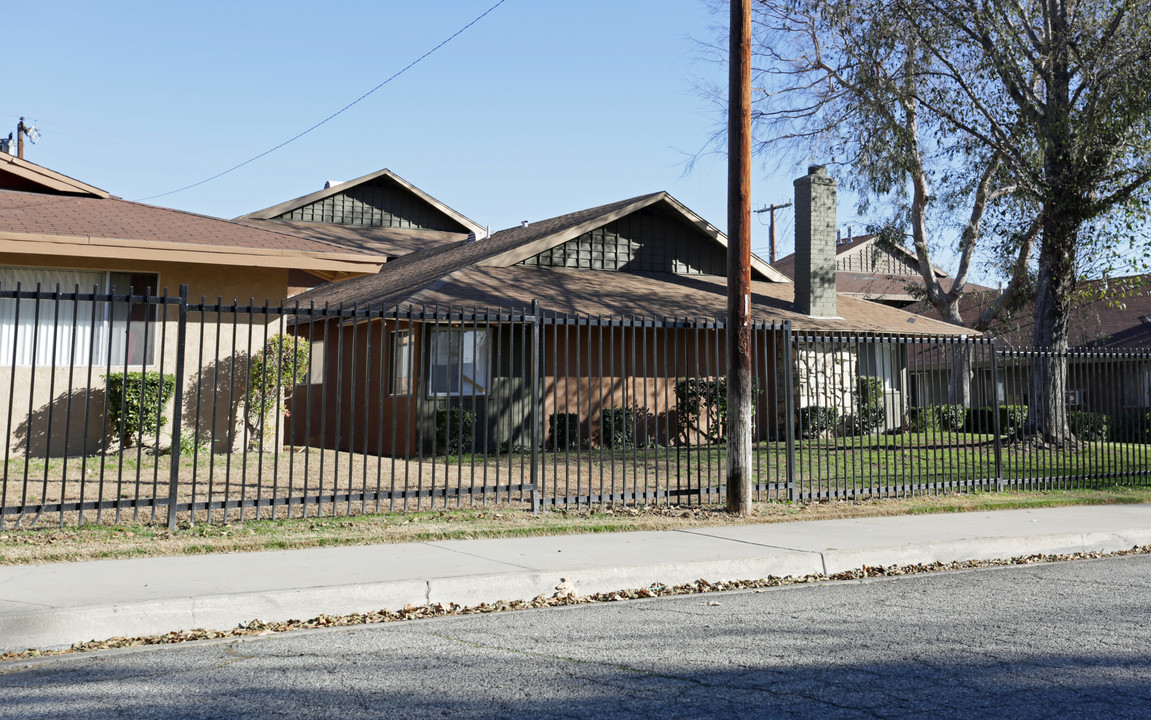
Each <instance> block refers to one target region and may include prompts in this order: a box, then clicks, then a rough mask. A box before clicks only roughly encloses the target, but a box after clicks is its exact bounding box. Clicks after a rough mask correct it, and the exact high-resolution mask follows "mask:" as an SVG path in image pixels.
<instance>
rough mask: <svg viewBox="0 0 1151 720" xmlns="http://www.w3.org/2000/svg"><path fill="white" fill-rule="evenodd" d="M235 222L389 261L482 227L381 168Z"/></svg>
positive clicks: (478, 234) (483, 231)
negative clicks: (381, 257)
mask: <svg viewBox="0 0 1151 720" xmlns="http://www.w3.org/2000/svg"><path fill="white" fill-rule="evenodd" d="M236 222H240V223H244V224H247V225H251V226H253V227H260V228H264V229H267V230H275V231H276V232H284V233H289V234H293V235H298V236H300V237H304V238H312V239H321V240H326V241H329V242H332V243H336V244H338V245H342V246H344V247H346V248H349V249H352V250H356V251H360V252H367V253H371V254H373V255H382V256H384V257H385V258H387V259H388V260H394V259H395V258H397V257H400V256H401V255H406V254H408V253H410V252H414V251H416V250H427V249H429V248H434V247H439V246H441V245H446V244H451V243H455V242H461V241H464V240H467V239H468V236H469V235H471V236H472V237H473V238H474V237H483V236H486V235H487V234H488V233H487V230H486V229H485V228H484V227H483V226H482V225H480V224H479V223H477V222H475V221H473V220H470V219H468V218H467V217H465V216H463V215H462V214H460V213H458V212H456V211H455V210H453V209H452V208H450V207H448V206H447V205H445V204H444V203H442V202H440V201H439V200H437V199H436V198H434V197H432V196H431V195H429V194H427V193H426V192H424V191H423V190H421V189H419V188H418V187H416V186H415V185H412V184H411V183H409V182H408V181H407V180H404V179H403V178H401V177H400V176H398V175H396V174H395V173H393V172H392V171H391V170H388V169H384V170H380V171H378V172H374V173H371V174H369V175H365V176H363V177H360V178H356V179H355V180H349V181H348V182H329V183H326V186H325V187H324V189H323V190H318V191H316V192H314V193H311V194H309V195H304V196H302V197H298V198H296V199H294V200H288V201H287V202H282V203H279V204H278V205H274V206H272V207H270V208H265V209H264V210H258V211H256V212H253V213H248V214H247V215H242V216H240V217H238V218H236Z"/></svg>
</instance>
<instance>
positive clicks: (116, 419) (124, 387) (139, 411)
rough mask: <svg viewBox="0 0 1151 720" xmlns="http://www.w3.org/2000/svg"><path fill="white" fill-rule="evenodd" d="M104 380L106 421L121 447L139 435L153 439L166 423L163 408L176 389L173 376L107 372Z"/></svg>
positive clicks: (152, 373) (155, 373)
mask: <svg viewBox="0 0 1151 720" xmlns="http://www.w3.org/2000/svg"><path fill="white" fill-rule="evenodd" d="M105 378H106V379H107V381H108V418H109V419H110V420H111V421H112V424H113V432H115V433H116V434H117V437H118V439H119V441H120V446H121V447H132V443H133V442H135V440H136V438H137V437H138V436H141V435H147V436H150V437H155V436H156V435H158V434H159V432H160V428H162V427H164V425H165V424H167V422H168V418H167V417H165V416H164V414H163V409H164V406H165V405H167V404H168V401H169V400H171V399H172V393H173V392H175V390H176V376H175V375H161V374H160V373H158V372H148V373H138V372H130V373H111V374H109V375H106V376H105Z"/></svg>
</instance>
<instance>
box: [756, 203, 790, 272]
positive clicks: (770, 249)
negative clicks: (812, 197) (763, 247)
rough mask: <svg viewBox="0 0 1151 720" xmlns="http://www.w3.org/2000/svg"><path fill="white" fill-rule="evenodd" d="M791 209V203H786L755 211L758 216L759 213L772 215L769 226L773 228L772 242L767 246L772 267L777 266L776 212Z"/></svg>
mask: <svg viewBox="0 0 1151 720" xmlns="http://www.w3.org/2000/svg"><path fill="white" fill-rule="evenodd" d="M789 207H791V203H784V204H782V205H768V206H767V207H765V208H763V209H762V210H756V211H755V212H756V213H757V214H758V213H771V224H770V226H769V227H770V228H771V240H769V241H768V245H767V247H768V255H769V256H770V258H769V259H768V261H767V262H768V263H769V264H771V265H774V264H775V247H776V245H775V211H776V210H782V209H784V208H789Z"/></svg>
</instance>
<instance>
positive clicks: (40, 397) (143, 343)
mask: <svg viewBox="0 0 1151 720" xmlns="http://www.w3.org/2000/svg"><path fill="white" fill-rule="evenodd" d="M382 262H383V258H381V257H379V256H378V255H375V254H370V253H364V252H359V251H354V250H349V249H347V248H344V247H341V246H339V245H335V244H332V243H330V242H326V241H324V240H317V239H308V238H303V237H300V236H297V235H292V234H288V233H283V232H274V231H272V230H270V229H261V228H255V227H250V226H246V225H241V224H238V223H235V222H230V221H227V220H220V219H216V218H211V217H206V216H203V215H196V214H193V213H187V212H181V211H177V210H169V209H165V208H160V207H155V206H151V205H144V204H140V203H134V202H128V201H125V200H122V199H120V198H117V197H114V196H111V195H110V194H109V193H107V192H106V191H104V190H101V189H99V188H96V187H93V186H91V185H88V184H86V183H83V182H80V181H78V180H74V179H72V178H69V177H67V176H65V175H61V174H60V173H57V172H54V171H52V170H48V169H47V168H43V167H40V166H38V165H36V164H34V163H30V162H27V161H24V160H20V159H18V158H15V157H12V156H10V155H4V154H0V290H3V291H10V290H15V289H16V287H17V285H20V286H21V289H22V290H23V291H25V292H28V291H34V290H35V289H36V287H37V285H39V287H40V289H41V290H42V291H45V292H49V291H55V290H56V288H57V286H58V287H59V289H60V291H61V292H62V293H69V294H70V293H73V292H74V291H75V290H76V288H79V292H80V293H81V294H89V299H88V300H82V299H80V298H78V297H75V296H72V297H70V298H69V299H67V300H62V301H60V302H52V301H50V300H46V299H41V300H39V301H37V300H35V299H32V298H27V297H25V298H20V299H19V300H17V299H14V298H7V299H0V406H3V407H7V408H9V412H7V413H4V414H2V415H0V432H3V433H4V435H5V436H7V437H8V445H9V446H12V447H17V448H19V449H20V450H21V451H23V450H30V451H31V453H32V454H33V455H44V454H47V455H54V454H58V453H60V452H71V453H73V454H76V453H81V452H83V453H89V452H93V451H95V450H96V449H98V448H100V447H101V446H102V443H103V441H104V438H103V437H102V435H101V432H102V429H101V422H100V421H99V418H101V417H102V416H103V409H104V394H103V393H104V385H103V381H102V380H101V379H100V378H101V376H103V375H106V374H108V373H110V372H116V371H120V372H123V371H124V370H128V371H132V370H140V369H146V370H150V371H151V370H157V371H159V370H162V371H163V372H165V373H172V372H173V371H174V356H175V330H174V327H175V321H176V317H177V314H178V309H177V307H175V306H174V305H163V304H159V303H158V302H157V301H156V300H152V301H150V302H149V301H146V300H145V299H144V298H143V297H142V296H145V295H152V296H156V295H160V294H164V293H167V294H169V295H173V296H174V295H176V294H177V293H178V292H179V288H180V286H181V285H187V286H188V292H189V297H190V299H191V301H192V302H193V303H195V302H199V301H200V298H201V297H203V298H205V299H206V301H207V302H208V303H216V302H217V301H220V302H223V303H225V304H230V303H233V302H234V301H239V303H241V304H242V305H248V304H250V303H254V304H256V305H263V304H264V303H269V304H270V305H271V306H273V307H274V306H276V305H277V304H278V303H280V302H282V301H283V300H285V299H286V298H288V297H289V296H291V295H292V294H294V293H295V292H298V291H299V290H301V289H306V288H307V287H311V286H314V285H316V284H318V283H320V282H323V281H329V280H341V279H345V278H349V277H356V276H360V275H365V274H372V273H375V272H376V271H377V270H379V268H380V266H381V265H382ZM93 291H95V293H96V294H97V295H105V294H111V295H116V296H123V297H122V298H120V299H118V300H114V301H109V300H100V301H93V300H92V299H91V296H90V294H91V293H93ZM129 295H131V296H136V297H134V298H132V299H129V298H128V296H129ZM270 319H271V318H269V317H266V316H265V317H260V316H257V315H255V314H253V315H251V316H245V318H244V320H243V322H242V323H240V324H239V325H238V326H236V325H232V324H231V320H232V318H231V317H226V318H224V322H223V324H221V314H220V313H208V312H202V313H198V314H196V315H195V316H192V317H190V321H191V322H194V323H197V324H198V325H203V326H205V327H204V328H203V329H200V328H199V327H198V328H197V329H196V330H195V331H192V332H189V333H188V343H189V348H190V349H189V357H192V358H196V359H197V360H198V364H199V365H200V366H199V367H196V366H195V365H196V363H189V367H188V369H187V374H186V376H185V378H184V379H183V382H184V385H185V387H186V388H188V389H189V390H191V389H193V388H197V387H198V388H200V392H198V393H196V397H200V398H201V402H203V403H211V402H213V398H215V396H216V395H217V393H220V392H222V390H221V386H220V385H219V384H218V378H217V379H216V380H209V379H206V378H205V377H202V376H203V373H205V372H207V371H208V369H209V368H212V367H219V366H220V364H221V363H223V362H225V361H228V367H229V371H228V372H227V373H225V381H226V382H227V383H231V381H232V380H233V379H234V380H236V382H237V383H239V382H242V381H243V380H244V379H246V372H245V369H244V366H243V365H242V364H240V365H239V366H238V367H239V370H238V371H237V370H235V368H236V367H237V365H236V364H235V363H234V362H232V360H233V359H234V356H233V354H232V353H231V349H237V348H246V347H248V345H249V344H250V342H249V340H248V336H249V330H251V329H252V328H257V330H253V331H252V332H251V334H252V335H256V334H257V332H258V333H259V337H258V339H257V340H256V342H257V343H258V342H262V337H263V335H264V334H266V332H267V331H266V330H264V328H263V324H264V323H266V322H267V321H268V320H270ZM249 320H250V321H251V322H252V323H254V324H253V325H249ZM221 336H224V338H225V346H226V352H228V356H227V357H217V353H219V352H220V351H219V349H218V348H219V344H218V343H217V342H216V340H217V338H218V337H221ZM214 348H216V349H214ZM241 363H242V359H241ZM89 367H90V368H91V370H89ZM89 383H91V385H90V386H89ZM97 386H98V387H97ZM204 386H206V392H205V391H204ZM236 394H237V393H233V396H235V395H236ZM189 397H192V395H191V394H190V395H189ZM73 401H75V402H73ZM81 402H82V405H80V404H78V403H81ZM79 407H84V408H87V414H86V415H85V414H84V413H83V411H80V412H77V408H79ZM69 411H71V412H69ZM234 413H235V407H228V403H227V402H224V403H221V409H219V410H218V412H217V417H216V418H215V420H214V422H216V423H217V424H227V423H228V422H230V420H229V418H233V417H234ZM169 416H170V413H169ZM48 417H52V418H53V420H52V426H51V428H49V424H48V422H47V420H46V419H47V418H48ZM196 417H200V418H203V422H204V423H208V424H210V423H211V422H213V421H212V420H209V419H208V418H209V417H211V413H210V412H208V411H207V410H205V411H204V412H203V413H200V414H199V415H196ZM9 424H11V427H9ZM29 427H36V428H40V430H37V431H36V436H35V437H29V430H28V428H29ZM65 428H67V432H65ZM226 435H227V434H226V433H221V434H220V436H221V437H225V436H226Z"/></svg>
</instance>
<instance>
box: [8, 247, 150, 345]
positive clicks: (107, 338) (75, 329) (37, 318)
mask: <svg viewBox="0 0 1151 720" xmlns="http://www.w3.org/2000/svg"><path fill="white" fill-rule="evenodd" d="M157 281H158V277H157V276H156V275H154V274H147V273H115V272H113V273H109V272H104V271H91V270H57V269H47V268H43V269H42V268H0V289H2V290H15V289H16V285H17V283H19V284H20V289H21V291H24V292H34V291H35V290H36V286H37V284H39V286H40V291H41V292H53V293H54V292H56V288H57V285H58V286H59V289H60V292H61V293H72V292H75V290H76V287H77V286H79V288H80V292H81V293H90V292H92V290H93V288H95V289H96V292H97V293H115V294H124V295H128V294H136V295H143V294H145V293H146V292H149V290H150V291H151V293H155V292H156V290H155V288H156V285H157ZM158 307H159V305H157V304H145V303H126V302H114V303H104V302H101V303H93V302H77V301H74V300H61V301H59V302H57V301H54V300H45V299H40V300H35V299H28V298H22V299H20V300H19V301H17V300H16V299H15V298H5V299H0V348H2V350H0V365H13V364H15V365H17V366H30V365H36V366H40V367H43V366H50V365H58V366H59V365H63V366H67V365H87V364H88V363H89V361H91V362H92V363H93V364H96V365H103V364H106V363H108V362H109V361H110V362H111V364H112V365H113V366H115V365H123V364H124V363H127V364H129V365H141V364H151V363H152V362H154V359H155V357H156V353H155V343H156V340H155V338H156V333H155V324H156V318H157V316H158V311H157V308H158ZM109 348H111V353H110V355H111V357H109V352H108V349H109Z"/></svg>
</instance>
